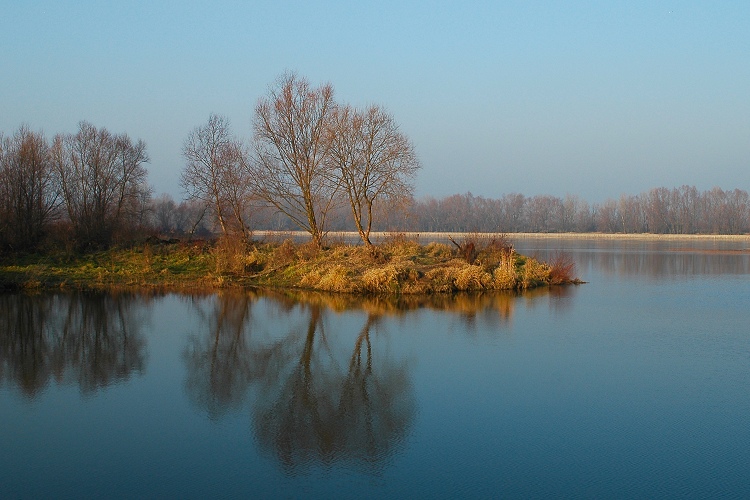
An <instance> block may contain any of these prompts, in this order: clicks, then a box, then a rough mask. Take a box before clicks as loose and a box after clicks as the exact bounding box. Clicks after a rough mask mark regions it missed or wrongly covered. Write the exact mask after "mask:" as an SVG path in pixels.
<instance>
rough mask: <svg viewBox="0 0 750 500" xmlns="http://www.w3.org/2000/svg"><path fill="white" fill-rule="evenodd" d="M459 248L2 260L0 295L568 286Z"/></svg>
mask: <svg viewBox="0 0 750 500" xmlns="http://www.w3.org/2000/svg"><path fill="white" fill-rule="evenodd" d="M471 243H472V244H473V245H474V247H472V250H473V251H472V254H471V256H470V258H467V256H466V255H465V253H462V252H461V249H454V248H452V247H450V246H448V245H445V244H441V243H430V244H428V245H420V244H419V243H417V242H416V241H415V240H412V239H408V238H404V237H393V238H390V239H387V240H385V241H384V242H382V243H381V244H379V245H378V246H376V247H375V248H374V249H368V248H366V247H364V246H353V245H345V244H335V245H332V246H330V247H325V248H317V247H315V246H314V245H311V244H295V243H293V242H292V241H291V240H287V241H284V242H281V243H278V242H275V243H266V242H251V243H248V242H244V241H240V240H229V239H220V240H218V241H216V242H210V243H207V242H197V243H170V244H160V243H147V244H143V245H141V246H133V247H129V248H115V249H110V250H107V251H101V252H96V253H89V254H70V253H65V252H60V253H59V254H46V255H24V256H13V257H6V258H5V259H4V261H3V262H2V263H1V265H0V283H2V284H3V285H4V286H5V287H6V288H9V287H10V288H14V287H15V288H44V287H46V288H49V287H71V288H103V287H110V286H133V287H160V288H174V289H186V288H192V289H195V288H217V287H242V286H265V287H277V288H297V289H307V290H320V291H329V292H341V293H356V294H362V293H367V294H379V295H415V294H435V293H449V292H463V291H467V292H474V291H484V290H521V289H529V288H535V287H539V286H547V285H551V284H566V283H575V282H577V280H576V279H575V278H574V274H573V273H574V266H573V265H572V261H571V260H570V259H569V258H568V259H565V258H564V257H557V258H556V259H555V262H553V264H552V265H548V264H545V263H542V262H539V261H537V260H535V259H533V258H531V257H526V256H522V255H519V254H517V253H516V252H515V250H514V249H513V248H512V246H511V245H508V244H503V245H498V244H497V243H496V242H494V243H486V244H485V243H483V242H482V241H478V242H471Z"/></svg>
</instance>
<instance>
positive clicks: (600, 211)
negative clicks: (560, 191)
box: [409, 186, 750, 234]
mask: <svg viewBox="0 0 750 500" xmlns="http://www.w3.org/2000/svg"><path fill="white" fill-rule="evenodd" d="M409 221H410V224H411V229H412V230H415V231H501V232H542V233H548V232H549V233H554V232H584V233H586V232H604V233H657V234H744V233H748V232H750V197H749V196H748V193H747V191H743V190H740V189H734V190H732V191H725V190H723V189H720V188H718V187H716V188H713V189H710V190H708V191H698V190H697V189H696V188H695V187H693V186H682V187H680V188H673V189H669V188H665V187H659V188H655V189H651V190H649V191H647V192H644V193H641V194H638V195H622V196H620V198H619V199H609V200H607V201H605V202H603V203H589V202H587V201H585V200H583V199H581V198H579V197H578V196H574V195H567V196H565V197H564V198H559V197H555V196H549V195H540V196H531V197H526V196H524V195H522V194H515V193H514V194H507V195H504V196H502V197H500V198H484V197H481V196H473V195H472V194H471V193H468V194H463V195H453V196H448V197H446V198H442V199H436V198H423V199H420V200H417V201H416V202H415V203H414V204H413V206H412V207H411V209H410V217H409Z"/></svg>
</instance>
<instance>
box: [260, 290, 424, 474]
mask: <svg viewBox="0 0 750 500" xmlns="http://www.w3.org/2000/svg"><path fill="white" fill-rule="evenodd" d="M306 309H307V311H308V318H309V319H308V322H307V328H306V329H305V331H304V332H302V333H303V334H301V335H299V334H297V333H296V332H292V333H291V335H290V337H291V338H295V339H297V340H298V341H297V342H296V344H297V345H296V349H294V352H296V354H297V355H296V356H289V357H286V358H285V359H283V360H280V361H281V362H279V363H275V364H274V365H273V366H274V370H273V371H272V372H271V373H269V378H268V379H267V381H266V382H267V384H266V385H265V387H264V388H263V391H261V393H260V395H259V398H258V401H257V403H256V405H255V408H254V414H255V418H254V422H255V431H256V434H257V436H258V441H259V443H260V444H261V446H262V447H264V448H265V449H267V450H271V451H272V452H273V453H274V454H275V455H276V456H277V457H278V458H279V460H280V461H281V463H282V464H283V466H284V467H285V468H286V469H287V470H289V471H292V472H296V471H297V470H298V469H299V468H300V467H305V466H306V465H308V464H311V463H312V464H314V463H326V464H327V463H332V462H335V461H340V460H343V461H354V462H356V463H359V464H366V465H368V466H370V467H373V468H378V467H380V466H382V463H383V461H384V460H385V458H386V457H388V456H389V455H390V454H391V453H392V452H393V451H394V450H395V449H397V448H398V445H399V444H400V443H402V442H403V438H404V436H405V435H406V433H407V430H408V428H409V426H410V424H411V421H412V419H413V416H414V409H415V402H414V394H413V390H412V387H411V382H410V380H409V370H408V363H407V362H406V361H403V360H402V361H396V360H394V359H393V358H392V356H391V355H390V353H387V352H385V351H382V352H379V353H378V354H377V355H376V354H375V351H376V350H377V349H376V347H377V346H374V345H373V340H372V337H371V331H372V330H373V329H374V328H376V326H377V324H378V322H379V317H378V316H377V315H374V314H369V315H368V316H367V319H366V320H365V322H364V325H363V326H362V328H361V330H360V331H359V332H358V334H357V335H356V337H355V338H354V342H353V346H352V347H351V354H350V355H349V356H348V363H343V362H342V361H343V359H342V357H341V356H339V355H338V354H339V352H338V349H336V348H335V347H334V346H332V344H331V342H330V339H329V337H328V336H327V335H326V328H325V322H324V321H323V316H324V311H323V309H322V308H321V307H320V306H319V305H314V304H313V305H309V306H306Z"/></svg>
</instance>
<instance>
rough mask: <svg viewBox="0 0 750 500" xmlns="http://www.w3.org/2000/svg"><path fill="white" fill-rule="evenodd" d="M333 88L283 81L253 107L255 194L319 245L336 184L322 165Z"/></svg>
mask: <svg viewBox="0 0 750 500" xmlns="http://www.w3.org/2000/svg"><path fill="white" fill-rule="evenodd" d="M333 107H334V101H333V87H332V86H331V85H330V84H325V85H322V86H320V87H317V88H315V87H312V86H311V85H310V83H309V82H308V81H307V80H306V79H304V78H301V77H299V76H297V75H296V74H294V73H290V74H286V75H284V76H282V77H281V78H280V79H279V81H278V82H277V84H276V86H275V87H273V88H271V90H270V91H269V94H268V95H267V96H266V97H263V98H261V99H260V100H259V101H258V104H257V106H256V107H255V118H254V122H253V125H254V130H255V153H256V165H255V171H254V175H253V178H254V180H255V182H254V191H255V193H256V195H257V196H258V197H259V198H261V199H262V200H264V201H265V202H266V203H268V204H270V205H272V206H273V207H275V208H276V210H278V211H279V212H281V213H283V214H285V215H286V216H287V217H289V219H291V220H292V221H293V222H294V223H295V224H296V225H297V226H298V227H300V228H301V229H303V230H305V231H307V232H308V233H310V236H311V237H312V240H313V242H315V244H316V245H318V246H320V245H322V241H323V236H324V234H325V227H326V217H327V215H328V213H329V211H330V209H331V208H332V207H333V205H334V200H335V197H336V194H337V192H338V187H339V182H338V179H337V177H336V175H335V172H334V171H333V170H332V169H331V168H330V166H329V165H328V162H327V161H326V155H327V153H328V145H327V141H326V139H327V127H328V122H329V119H330V116H331V111H332V109H333Z"/></svg>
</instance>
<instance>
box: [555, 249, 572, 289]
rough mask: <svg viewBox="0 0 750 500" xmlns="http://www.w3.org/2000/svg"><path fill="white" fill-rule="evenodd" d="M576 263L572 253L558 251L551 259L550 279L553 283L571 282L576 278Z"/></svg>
mask: <svg viewBox="0 0 750 500" xmlns="http://www.w3.org/2000/svg"><path fill="white" fill-rule="evenodd" d="M575 275H576V263H575V261H574V260H573V258H572V257H571V256H570V254H567V253H565V252H557V253H555V254H554V255H553V256H552V259H551V261H550V272H549V279H550V284H551V285H561V284H564V283H571V282H572V281H573V280H574V279H575Z"/></svg>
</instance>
